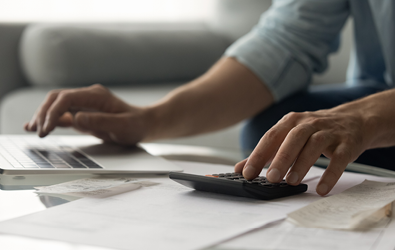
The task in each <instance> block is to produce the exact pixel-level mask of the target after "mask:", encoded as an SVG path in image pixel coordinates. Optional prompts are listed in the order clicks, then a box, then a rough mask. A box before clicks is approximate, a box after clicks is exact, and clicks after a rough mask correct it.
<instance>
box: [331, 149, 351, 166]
mask: <svg viewBox="0 0 395 250" xmlns="http://www.w3.org/2000/svg"><path fill="white" fill-rule="evenodd" d="M333 158H336V159H338V160H341V161H345V162H347V163H348V162H349V160H350V159H351V154H350V152H349V151H348V150H345V149H342V150H336V151H335V152H334V153H333Z"/></svg>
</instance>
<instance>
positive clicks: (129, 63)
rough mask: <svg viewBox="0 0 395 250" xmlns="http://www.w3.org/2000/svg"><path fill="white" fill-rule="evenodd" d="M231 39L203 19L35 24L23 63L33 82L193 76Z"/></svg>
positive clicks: (25, 37)
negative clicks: (188, 21) (195, 21)
mask: <svg viewBox="0 0 395 250" xmlns="http://www.w3.org/2000/svg"><path fill="white" fill-rule="evenodd" d="M229 43H230V42H229V41H228V40H227V39H225V38H224V37H222V36H221V35H219V34H215V33H212V32H210V31H209V30H207V29H206V28H205V27H204V25H201V24H151V25H149V24H124V25H115V24H112V25H110V24H106V25H101V24H91V25H77V24H34V25H30V26H29V27H28V28H27V29H26V30H25V32H24V34H23V37H22V41H21V62H22V66H23V69H24V71H25V73H26V76H27V78H28V80H29V81H30V83H31V84H33V85H41V86H43V85H51V86H54V85H57V86H70V85H74V86H76V85H88V84H92V83H102V84H104V85H111V84H123V83H128V84H131V83H135V84H138V83H140V84H141V83H147V82H171V81H183V80H190V79H193V78H195V77H197V76H199V75H201V74H202V73H204V72H205V71H206V70H207V69H208V68H209V67H210V66H211V65H212V64H213V63H214V62H215V61H216V60H218V59H219V58H220V57H221V55H222V53H223V52H224V51H225V49H226V47H227V46H228V45H229Z"/></svg>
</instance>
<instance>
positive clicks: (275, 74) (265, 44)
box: [225, 30, 311, 102]
mask: <svg viewBox="0 0 395 250" xmlns="http://www.w3.org/2000/svg"><path fill="white" fill-rule="evenodd" d="M225 56H227V57H233V58H235V59H236V60H237V61H239V62H240V63H242V64H243V65H245V66H246V67H247V68H249V69H250V70H251V71H253V72H254V73H255V74H256V76H257V77H258V78H260V79H261V80H262V82H263V83H265V85H266V86H267V87H268V88H269V91H270V92H271V93H272V95H273V97H274V100H275V102H279V101H281V100H283V99H284V98H286V97H288V96H290V95H292V94H294V93H296V92H298V91H301V90H303V89H306V88H307V86H308V84H309V83H310V80H311V72H309V70H308V68H307V67H304V66H303V64H301V63H300V62H298V61H297V60H296V59H295V58H293V56H292V54H291V53H290V52H289V51H287V50H286V49H284V48H281V46H278V45H276V44H275V43H274V42H273V41H271V40H270V39H268V38H266V37H265V36H262V35H260V34H258V33H257V32H256V31H255V30H252V31H251V32H250V33H248V34H247V35H245V36H244V37H242V38H240V39H239V40H237V41H236V42H235V43H234V44H233V45H231V46H230V47H229V48H228V49H227V50H226V51H225Z"/></svg>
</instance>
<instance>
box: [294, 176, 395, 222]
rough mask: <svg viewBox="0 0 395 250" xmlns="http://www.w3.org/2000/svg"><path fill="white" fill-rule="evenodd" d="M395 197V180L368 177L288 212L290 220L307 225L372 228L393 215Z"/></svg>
mask: <svg viewBox="0 0 395 250" xmlns="http://www.w3.org/2000/svg"><path fill="white" fill-rule="evenodd" d="M394 200H395V182H390V183H386V182H375V181H368V180H365V181H364V182H363V183H361V184H359V185H357V186H354V187H352V188H350V189H347V190H346V191H344V192H342V193H340V194H337V195H333V196H330V197H327V198H323V199H321V200H319V201H316V202H313V203H311V204H309V205H308V206H306V207H303V208H301V209H299V210H297V211H294V212H292V213H290V214H288V218H287V220H288V221H290V222H292V223H295V224H296V225H299V226H304V227H316V228H333V229H354V228H371V227H374V225H375V224H376V223H378V222H379V221H381V220H382V219H385V218H386V217H388V216H389V215H390V212H391V203H392V202H393V201H394Z"/></svg>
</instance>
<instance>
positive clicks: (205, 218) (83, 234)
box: [0, 163, 319, 250]
mask: <svg viewBox="0 0 395 250" xmlns="http://www.w3.org/2000/svg"><path fill="white" fill-rule="evenodd" d="M179 164H181V166H182V167H183V168H184V169H185V171H186V172H190V173H197V174H207V173H219V172H232V170H233V167H230V166H229V167H228V166H226V167H225V166H221V165H213V164H212V165H210V164H198V163H179ZM141 180H142V179H141ZM150 180H152V181H154V182H159V183H160V184H159V185H155V186H150V187H146V188H141V189H138V190H136V191H133V192H128V193H123V194H120V195H116V196H112V197H109V198H106V199H92V198H84V199H81V200H78V201H74V202H71V203H68V204H65V205H61V206H58V207H54V208H51V209H48V210H46V211H43V212H39V213H36V214H32V215H28V216H25V217H21V218H17V219H14V220H10V221H6V222H3V223H0V232H3V233H12V234H18V235H24V236H31V237H37V238H46V239H54V240H61V241H67V242H74V243H79V244H88V245H96V246H103V247H113V248H118V249H173V250H176V249H183V250H184V249H197V248H202V247H205V246H208V245H212V244H215V243H217V242H220V241H223V240H224V239H227V238H230V237H234V236H236V235H239V234H240V233H244V232H246V231H249V230H251V229H254V228H257V227H261V226H263V225H265V224H266V223H268V222H272V221H275V220H278V219H282V218H284V217H285V215H286V213H288V212H291V211H293V210H295V209H298V208H300V207H302V206H304V205H306V204H308V203H310V202H312V201H314V200H317V199H319V197H318V196H315V195H311V194H301V195H298V196H292V197H288V198H283V199H277V200H275V201H258V200H252V199H247V198H242V197H232V196H226V195H220V194H213V193H205V192H199V191H193V190H191V189H189V188H186V187H184V186H182V185H180V184H178V183H176V182H173V181H172V180H170V179H168V178H163V177H157V178H154V177H153V178H150Z"/></svg>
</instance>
